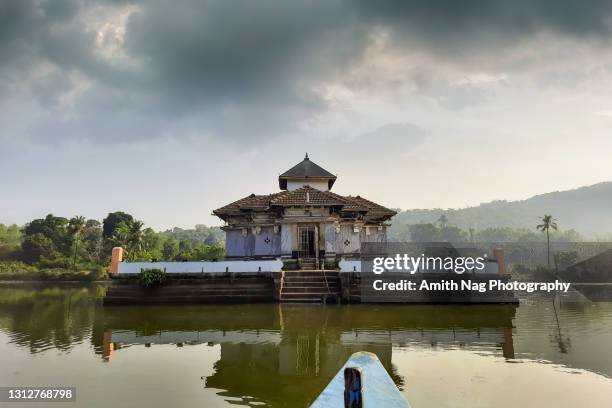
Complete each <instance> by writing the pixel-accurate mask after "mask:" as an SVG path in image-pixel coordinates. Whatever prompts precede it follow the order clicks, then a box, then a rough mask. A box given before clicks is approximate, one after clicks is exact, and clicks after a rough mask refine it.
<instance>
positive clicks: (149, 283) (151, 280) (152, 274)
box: [138, 269, 166, 288]
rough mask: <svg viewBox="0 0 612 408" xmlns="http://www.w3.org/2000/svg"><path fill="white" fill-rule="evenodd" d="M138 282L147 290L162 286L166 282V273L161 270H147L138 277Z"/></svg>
mask: <svg viewBox="0 0 612 408" xmlns="http://www.w3.org/2000/svg"><path fill="white" fill-rule="evenodd" d="M138 281H139V282H140V284H141V285H142V286H144V287H145V288H152V287H155V286H160V285H163V284H164V282H165V281H166V272H164V271H162V270H161V269H145V270H144V271H142V272H140V275H138Z"/></svg>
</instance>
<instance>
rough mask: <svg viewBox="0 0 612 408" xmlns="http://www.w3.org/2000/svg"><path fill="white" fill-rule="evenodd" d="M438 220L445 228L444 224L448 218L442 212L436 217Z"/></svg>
mask: <svg viewBox="0 0 612 408" xmlns="http://www.w3.org/2000/svg"><path fill="white" fill-rule="evenodd" d="M438 222H439V223H440V226H441V227H442V228H446V224H448V218H447V217H446V215H444V214H442V215H440V218H438Z"/></svg>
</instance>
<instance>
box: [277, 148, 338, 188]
mask: <svg viewBox="0 0 612 408" xmlns="http://www.w3.org/2000/svg"><path fill="white" fill-rule="evenodd" d="M335 181H336V176H334V175H333V174H331V173H330V172H329V171H327V170H325V169H324V168H323V167H321V166H319V165H318V164H316V163H315V162H313V161H311V160H310V158H309V157H308V153H306V156H305V157H304V160H302V161H301V162H300V163H298V164H296V165H295V166H293V167H292V168H290V169H289V170H287V171H286V172H284V173H283V174H281V175H280V176H278V186H279V187H280V189H281V190H289V191H293V190H296V189H298V188H301V187H303V186H306V185H308V186H310V187H313V188H316V189H317V190H321V191H329V190H331V188H332V186H333V185H334V183H335Z"/></svg>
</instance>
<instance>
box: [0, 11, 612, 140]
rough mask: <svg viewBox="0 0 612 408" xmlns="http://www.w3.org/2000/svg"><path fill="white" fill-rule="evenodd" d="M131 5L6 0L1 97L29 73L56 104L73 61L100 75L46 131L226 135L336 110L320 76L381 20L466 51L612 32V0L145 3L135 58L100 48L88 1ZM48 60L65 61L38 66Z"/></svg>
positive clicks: (402, 38)
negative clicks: (184, 129)
mask: <svg viewBox="0 0 612 408" xmlns="http://www.w3.org/2000/svg"><path fill="white" fill-rule="evenodd" d="M125 4H130V2H119V1H111V2H101V3H100V2H94V1H89V0H82V1H76V0H75V1H60V0H53V1H42V2H40V1H28V0H16V1H3V2H1V3H0V92H2V95H1V96H2V97H4V98H8V97H10V95H9V94H10V92H11V89H12V88H11V85H14V84H15V83H20V82H24V83H25V81H30V82H31V89H32V92H33V95H34V96H35V97H36V98H38V99H39V100H40V101H41V102H42V103H44V104H45V105H46V106H49V105H52V104H53V102H54V101H56V100H57V98H58V95H61V94H63V93H66V92H68V91H69V90H70V89H71V88H72V87H74V86H76V85H75V82H74V81H73V80H71V79H69V74H70V73H76V74H79V75H81V76H82V77H83V78H85V80H87V81H88V82H89V86H88V87H87V90H86V91H84V92H83V93H82V94H79V95H78V96H77V99H76V100H75V102H74V103H73V105H71V108H70V109H72V111H71V112H70V113H71V115H68V116H69V117H70V119H65V118H63V119H56V118H58V117H64V116H66V115H60V114H58V115H55V114H53V115H50V117H48V118H45V119H44V121H42V122H41V123H39V124H38V126H35V127H34V129H35V132H34V134H35V135H41V134H43V135H44V137H43V138H44V139H51V138H56V139H61V138H70V137H78V138H88V139H92V140H98V139H100V138H102V139H104V140H129V139H131V138H147V137H155V136H159V135H161V134H164V133H167V132H168V131H170V130H172V128H173V125H171V122H173V121H189V122H190V123H193V124H195V125H197V126H198V129H199V130H200V131H201V132H202V133H209V134H213V135H217V136H219V137H227V138H230V139H237V140H241V141H244V140H247V139H248V138H249V137H264V136H265V137H271V136H275V135H279V134H282V133H286V132H290V131H293V130H295V128H296V127H297V126H299V124H300V122H301V121H303V120H304V119H306V118H310V117H313V116H316V115H317V114H318V113H320V112H324V111H325V110H326V101H325V100H324V99H323V98H322V97H321V96H320V94H318V93H317V92H315V89H316V88H317V86H319V85H320V84H321V83H322V82H323V81H326V80H333V79H336V78H341V77H342V74H343V72H344V71H345V70H346V69H347V68H348V67H350V66H351V65H352V64H354V63H355V62H356V61H359V60H360V59H361V58H362V57H363V55H364V51H365V50H366V49H367V47H368V46H369V45H370V42H371V39H372V33H373V32H375V31H376V30H383V31H385V32H387V33H388V34H389V35H390V40H391V42H392V44H394V45H396V46H397V47H406V46H407V44H411V45H414V44H420V46H421V47H423V48H426V49H432V50H434V51H436V52H444V53H448V54H450V55H451V56H452V55H454V56H465V54H466V53H469V52H471V51H472V50H479V51H481V52H490V53H493V54H495V53H499V52H501V51H502V49H503V48H502V47H504V46H507V45H508V44H513V43H514V42H516V41H519V40H521V39H524V38H526V37H527V36H530V35H533V34H535V33H537V32H540V31H551V32H555V33H557V34H559V35H568V36H573V37H576V38H582V37H594V38H599V39H602V40H604V41H607V40H608V38H609V35H610V17H611V15H612V13H611V8H612V2H609V1H604V0H601V1H589V2H586V3H585V2H578V1H569V0H557V1H552V0H539V1H537V0H532V1H527V0H518V1H512V2H510V1H501V0H500V1H487V0H479V1H453V0H448V1H438V2H431V1H424V0H423V1H420V0H412V1H399V0H398V1H391V0H382V1H368V0H351V1H349V0H346V1H344V0H329V1H320V2H312V1H294V2H282V1H272V0H261V1H248V2H243V1H239V2H235V1H227V0H219V1H214V0H211V1H206V2H201V1H195V0H194V1H183V2H180V3H178V2H170V1H147V2H135V3H133V4H134V5H136V6H137V7H138V8H139V11H138V12H135V13H133V14H131V16H130V18H129V20H128V22H127V25H126V31H125V38H124V40H125V41H124V44H123V47H124V52H125V54H126V55H125V58H126V59H127V60H129V61H125V60H118V61H115V60H109V59H106V58H104V57H103V56H102V55H100V54H99V53H96V49H95V46H94V45H95V41H96V33H95V32H94V31H92V30H91V27H90V26H88V23H89V22H88V21H86V20H87V18H92V13H89V14H88V13H87V12H91V11H92V8H93V7H94V6H99V5H103V6H106V7H116V8H118V7H121V6H123V5H125ZM406 52H410V48H406ZM130 61H132V63H130ZM41 63H48V64H49V65H51V66H52V67H54V69H56V70H57V71H59V73H56V74H48V75H43V76H35V77H33V72H34V71H35V70H36V69H38V68H39V66H40V64H41ZM32 78H34V79H32ZM57 109H59V108H57ZM58 113H59V112H58ZM194 118H195V119H194ZM137 127H138V128H137ZM45 128H46V129H47V130H42V131H41V129H45ZM36 129H38V130H36ZM109 132H111V133H110V134H109ZM40 137H42V136H40Z"/></svg>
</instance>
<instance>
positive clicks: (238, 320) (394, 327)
mask: <svg viewBox="0 0 612 408" xmlns="http://www.w3.org/2000/svg"><path fill="white" fill-rule="evenodd" d="M253 308H259V309H260V310H257V311H254V310H253ZM389 308H395V306H389V305H385V306H384V307H379V306H375V305H367V306H360V305H355V306H350V307H345V306H303V305H277V306H274V307H270V305H249V306H248V311H247V309H246V308H242V307H237V308H234V309H232V308H227V307H223V306H221V307H216V306H210V307H205V308H202V307H182V308H181V309H175V308H168V307H159V308H158V307H155V306H152V307H146V308H142V307H133V308H130V307H119V308H112V307H106V308H103V309H99V310H98V312H100V313H101V314H102V322H101V324H97V325H95V326H96V327H98V330H101V332H100V333H98V334H96V333H94V337H96V336H97V338H99V339H100V340H101V342H102V344H101V347H100V348H99V350H101V354H102V358H103V359H104V360H105V361H108V362H111V363H112V361H113V360H115V359H119V358H121V351H122V350H121V349H122V348H125V347H134V346H137V347H138V346H145V347H151V348H155V346H156V345H159V344H175V345H177V346H179V347H188V346H190V345H198V344H208V345H217V344H218V345H220V358H219V360H218V361H217V362H216V363H215V365H214V372H213V374H212V375H210V376H207V377H205V378H203V379H204V381H205V386H206V387H209V388H216V389H220V390H223V391H221V392H220V395H223V396H227V397H235V398H241V397H242V396H245V395H249V396H251V397H250V398H253V397H254V398H256V399H260V400H263V401H266V400H270V399H279V398H280V399H281V400H282V398H283V395H284V394H286V395H291V394H292V393H294V392H298V389H299V392H301V393H304V391H305V388H306V389H308V393H309V394H312V396H313V397H314V396H316V394H317V393H318V392H319V391H320V390H321V389H322V388H323V387H324V386H325V385H326V384H327V382H328V381H329V380H330V379H331V378H332V377H333V375H334V374H335V373H336V372H337V370H338V369H339V368H340V367H341V366H342V365H343V364H344V362H345V361H346V359H347V358H348V357H349V356H350V355H351V354H352V353H354V352H356V351H370V352H373V353H376V355H377V356H378V357H379V359H380V361H381V362H382V363H383V365H384V366H385V368H386V369H387V371H388V372H389V373H390V374H391V376H392V377H393V379H394V381H395V382H396V384H398V386H400V387H401V386H402V378H401V377H400V376H399V375H397V374H396V370H395V367H394V366H393V364H392V350H393V347H394V346H410V345H413V346H414V347H429V348H431V347H438V346H440V347H457V348H473V349H477V350H484V349H486V350H489V351H493V352H495V353H498V354H499V355H503V356H504V357H505V358H514V346H513V338H512V319H513V318H514V315H515V311H516V306H513V305H488V306H484V305H483V306H474V305H471V306H466V307H462V306H456V305H455V306H448V307H445V306H440V305H438V306H431V305H423V306H418V305H412V306H410V307H406V306H397V309H398V310H393V311H392V313H389ZM179 310H180V315H179V313H177V312H179ZM232 311H233V312H232ZM241 311H243V312H241ZM230 314H231V316H230ZM305 377H308V381H304V378H305ZM239 378H243V379H244V380H243V381H237V379H239ZM279 384H282V387H281V388H282V389H280V390H279ZM279 392H280V393H281V395H279Z"/></svg>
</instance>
